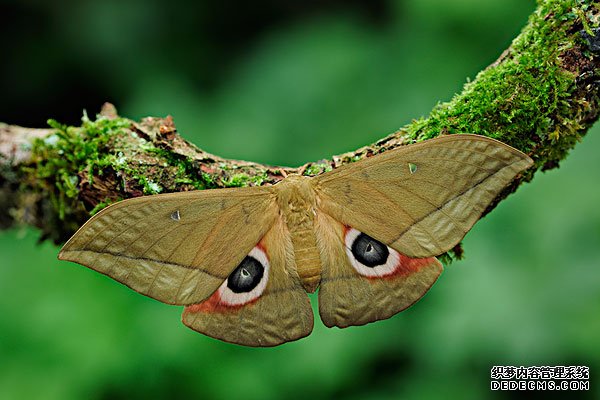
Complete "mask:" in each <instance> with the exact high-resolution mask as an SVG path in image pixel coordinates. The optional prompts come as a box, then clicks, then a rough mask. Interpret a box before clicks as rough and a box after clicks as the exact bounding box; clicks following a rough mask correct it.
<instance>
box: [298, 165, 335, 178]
mask: <svg viewBox="0 0 600 400" xmlns="http://www.w3.org/2000/svg"><path fill="white" fill-rule="evenodd" d="M332 169H333V168H332V167H331V164H329V163H315V164H310V165H309V166H308V167H306V169H304V174H303V175H306V176H315V175H319V174H322V173H324V172H329V171H331V170H332Z"/></svg>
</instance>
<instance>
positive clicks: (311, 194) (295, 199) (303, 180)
mask: <svg viewBox="0 0 600 400" xmlns="http://www.w3.org/2000/svg"><path fill="white" fill-rule="evenodd" d="M274 187H275V189H276V190H277V194H278V197H279V199H280V200H281V201H283V202H284V203H288V204H289V203H310V204H313V203H314V201H315V191H314V186H313V180H312V179H311V178H309V177H308V176H302V175H295V174H294V175H288V176H287V177H286V178H285V179H283V180H282V181H280V182H279V183H278V184H276V185H275V186H274Z"/></svg>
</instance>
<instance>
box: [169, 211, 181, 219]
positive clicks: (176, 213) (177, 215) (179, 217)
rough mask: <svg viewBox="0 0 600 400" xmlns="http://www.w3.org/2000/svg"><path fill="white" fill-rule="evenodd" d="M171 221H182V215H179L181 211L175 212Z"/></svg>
mask: <svg viewBox="0 0 600 400" xmlns="http://www.w3.org/2000/svg"><path fill="white" fill-rule="evenodd" d="M171 219H172V220H173V221H179V220H180V219H181V215H179V210H175V211H173V213H172V214H171Z"/></svg>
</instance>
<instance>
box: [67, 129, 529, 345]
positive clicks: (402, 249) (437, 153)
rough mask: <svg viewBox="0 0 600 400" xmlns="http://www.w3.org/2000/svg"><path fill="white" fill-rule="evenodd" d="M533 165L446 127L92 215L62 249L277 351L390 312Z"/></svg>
mask: <svg viewBox="0 0 600 400" xmlns="http://www.w3.org/2000/svg"><path fill="white" fill-rule="evenodd" d="M531 165H532V160H531V159H530V158H529V157H528V156H526V155H525V154H523V153H521V152H520V151H518V150H516V149H514V148H512V147H510V146H508V145H505V144H503V143H501V142H498V141H496V140H493V139H489V138H486V137H483V136H477V135H466V134H462V135H448V136H442V137H439V138H436V139H431V140H427V141H423V142H420V143H417V144H413V145H409V146H404V147H400V148H396V149H393V150H389V151H386V152H384V153H381V154H378V155H375V156H373V157H370V158H366V159H363V160H361V161H358V162H356V163H353V164H348V165H344V166H342V167H339V168H337V169H335V170H333V171H331V172H327V173H325V174H322V175H319V176H316V177H312V178H309V177H305V176H300V175H290V176H288V177H286V178H284V179H283V180H282V181H280V182H279V183H277V184H275V185H273V186H262V187H248V188H234V189H214V190H202V191H193V192H183V193H171V194H163V195H156V196H147V197H138V198H134V199H129V200H125V201H122V202H119V203H116V204H114V205H112V206H110V207H107V208H106V209H104V210H102V211H101V212H100V213H98V214H97V215H95V216H94V217H92V218H91V219H90V220H89V221H88V222H87V223H86V224H85V225H83V226H82V227H81V229H79V231H77V233H76V234H75V235H74V236H73V237H72V238H71V239H70V240H69V241H68V242H67V244H66V245H65V246H64V248H63V249H62V250H61V252H60V254H59V258H60V259H62V260H70V261H75V262H77V263H80V264H82V265H85V266H87V267H90V268H92V269H94V270H96V271H98V272H101V273H103V274H106V275H108V276H110V277H112V278H114V279H116V280H117V281H119V282H121V283H123V284H125V285H127V286H129V287H130V288H132V289H134V290H135V291H137V292H139V293H142V294H144V295H146V296H149V297H152V298H154V299H157V300H160V301H162V302H165V303H168V304H175V305H183V306H185V309H184V312H183V323H184V324H186V325H187V326H189V327H190V328H192V329H194V330H196V331H198V332H202V333H204V334H207V335H209V336H212V337H215V338H218V339H221V340H225V341H228V342H233V343H238V344H243V345H249V346H275V345H278V344H281V343H284V342H288V341H292V340H296V339H299V338H302V337H305V336H307V335H308V334H310V332H311V331H312V328H313V314H312V308H311V306H310V301H309V298H308V296H307V294H306V292H311V293H312V292H314V291H315V290H316V288H317V287H318V288H319V294H318V298H319V314H320V316H321V319H322V321H323V322H324V323H325V325H327V326H329V327H332V326H338V327H342V328H343V327H347V326H350V325H362V324H366V323H369V322H373V321H377V320H381V319H385V318H389V317H391V316H392V315H394V314H396V313H398V312H400V311H402V310H404V309H405V308H407V307H409V306H410V305H412V304H413V303H415V302H416V301H417V300H419V299H420V298H421V297H422V296H423V295H424V294H425V293H426V292H427V290H429V288H430V287H431V285H433V283H434V282H435V281H436V280H437V278H438V276H439V275H440V273H441V272H442V265H441V263H440V262H439V261H438V260H437V259H436V258H435V256H437V255H440V254H443V253H445V252H446V251H448V250H450V249H451V248H453V247H454V246H455V245H456V244H458V243H459V242H460V241H461V240H462V238H463V237H464V236H465V234H466V233H467V232H468V231H469V230H470V229H471V227H472V226H473V224H475V222H477V220H478V219H479V218H480V217H481V215H482V213H483V212H484V211H485V209H486V207H487V206H488V205H489V204H490V202H492V201H493V200H494V198H495V197H496V196H497V195H498V193H499V192H500V191H501V190H502V189H503V188H504V187H505V186H506V185H507V184H509V183H510V182H511V181H512V180H513V179H514V177H515V176H516V175H517V174H519V173H520V172H521V171H523V170H524V169H526V168H528V167H530V166H531Z"/></svg>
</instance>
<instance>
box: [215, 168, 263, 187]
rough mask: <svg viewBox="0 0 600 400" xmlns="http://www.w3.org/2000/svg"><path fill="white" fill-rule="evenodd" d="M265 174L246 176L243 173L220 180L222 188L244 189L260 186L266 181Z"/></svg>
mask: <svg viewBox="0 0 600 400" xmlns="http://www.w3.org/2000/svg"><path fill="white" fill-rule="evenodd" d="M267 178H268V177H267V173H266V172H263V173H261V174H258V175H253V176H251V175H248V174H247V173H245V172H240V173H237V174H233V175H231V176H229V177H228V178H224V179H223V180H222V183H223V187H244V186H249V185H250V184H252V185H253V186H260V185H261V184H262V183H263V182H264V181H265V180H267Z"/></svg>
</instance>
